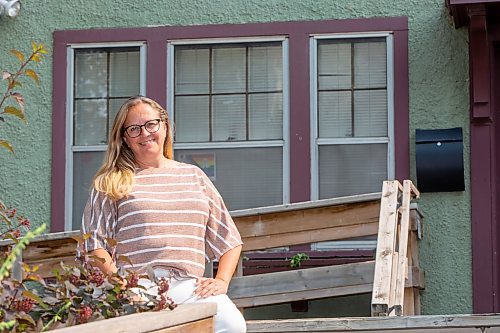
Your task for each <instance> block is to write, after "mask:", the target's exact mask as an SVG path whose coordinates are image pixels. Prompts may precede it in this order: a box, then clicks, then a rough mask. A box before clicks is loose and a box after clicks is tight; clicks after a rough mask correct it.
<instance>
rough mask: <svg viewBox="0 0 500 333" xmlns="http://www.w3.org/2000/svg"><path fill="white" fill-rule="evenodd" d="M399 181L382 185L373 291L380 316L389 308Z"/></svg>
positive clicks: (376, 313) (373, 298)
mask: <svg viewBox="0 0 500 333" xmlns="http://www.w3.org/2000/svg"><path fill="white" fill-rule="evenodd" d="M398 184H399V182H398V181H395V180H394V181H385V182H384V185H383V187H382V199H381V204H380V220H379V229H378V236H377V251H376V257H375V258H376V265H375V273H374V280H373V281H374V283H373V293H372V315H374V316H378V315H379V314H381V313H387V311H388V310H389V297H390V292H391V288H390V285H389V284H388V283H387V281H391V275H392V274H391V272H392V266H393V256H394V250H395V248H394V246H395V245H394V244H395V238H396V235H395V230H396V221H397V213H396V209H397V200H398Z"/></svg>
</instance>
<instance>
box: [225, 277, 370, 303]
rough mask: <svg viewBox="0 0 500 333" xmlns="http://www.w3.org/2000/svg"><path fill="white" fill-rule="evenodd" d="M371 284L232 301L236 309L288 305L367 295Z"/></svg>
mask: <svg viewBox="0 0 500 333" xmlns="http://www.w3.org/2000/svg"><path fill="white" fill-rule="evenodd" d="M372 288H373V284H372V283H366V284H359V285H354V286H344V287H334V288H325V289H314V290H305V291H297V292H293V293H283V294H272V295H262V296H256V297H246V298H237V299H232V301H233V302H234V304H236V306H237V307H238V308H251V307H255V306H261V305H270V304H280V303H288V302H293V301H301V300H311V299H320V298H326V297H337V296H347V295H358V294H367V293H370V292H371V291H372Z"/></svg>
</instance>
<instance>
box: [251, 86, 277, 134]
mask: <svg viewBox="0 0 500 333" xmlns="http://www.w3.org/2000/svg"><path fill="white" fill-rule="evenodd" d="M248 108H249V115H248V118H249V119H248V121H249V129H248V132H249V133H248V135H249V139H250V140H273V139H283V96H282V94H281V93H279V94H252V95H250V96H249V97H248Z"/></svg>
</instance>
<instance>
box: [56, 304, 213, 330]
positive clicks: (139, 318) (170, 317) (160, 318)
mask: <svg viewBox="0 0 500 333" xmlns="http://www.w3.org/2000/svg"><path fill="white" fill-rule="evenodd" d="M216 312H217V304H215V303H197V304H181V305H179V306H178V307H177V308H175V309H174V310H172V311H158V312H157V311H154V312H144V313H136V314H131V315H127V316H120V317H117V318H111V319H106V320H100V321H95V322H91V323H87V324H83V325H77V326H71V327H66V328H62V329H58V330H54V331H51V332H56V333H96V332H106V333H146V332H154V331H158V330H161V329H165V328H171V327H175V326H179V325H183V324H186V323H192V322H195V321H198V320H204V319H207V318H212V317H213V316H214V315H215V313H216ZM174 332H175V331H174Z"/></svg>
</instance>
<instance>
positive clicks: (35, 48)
mask: <svg viewBox="0 0 500 333" xmlns="http://www.w3.org/2000/svg"><path fill="white" fill-rule="evenodd" d="M31 48H32V49H33V52H36V50H38V45H36V43H35V42H34V41H31Z"/></svg>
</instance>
